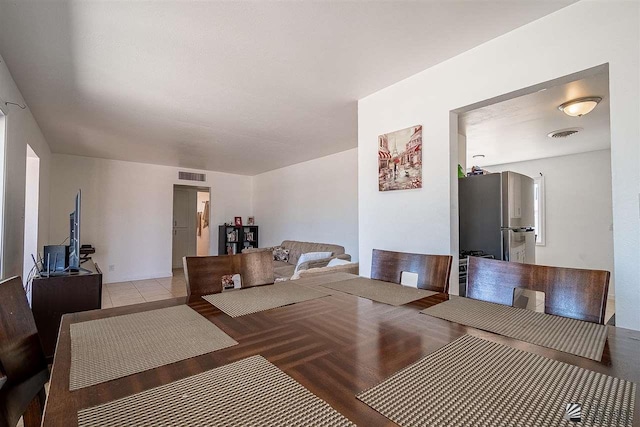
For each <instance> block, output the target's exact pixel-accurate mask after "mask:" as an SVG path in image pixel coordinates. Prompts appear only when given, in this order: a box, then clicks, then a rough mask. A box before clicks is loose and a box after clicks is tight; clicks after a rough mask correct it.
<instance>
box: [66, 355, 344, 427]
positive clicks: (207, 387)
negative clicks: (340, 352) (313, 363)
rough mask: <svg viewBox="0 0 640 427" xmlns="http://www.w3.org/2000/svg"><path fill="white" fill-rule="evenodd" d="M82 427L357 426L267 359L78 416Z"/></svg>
mask: <svg viewBox="0 0 640 427" xmlns="http://www.w3.org/2000/svg"><path fill="white" fill-rule="evenodd" d="M78 425H79V426H80V427H85V426H86V427H89V426H91V427H120V426H128V427H135V426H225V427H231V426H237V427H245V426H283V427H284V426H287V427H288V426H310V427H316V426H328V427H333V426H335V427H341V426H352V425H354V424H352V423H351V422H350V421H349V420H348V419H346V418H345V417H344V416H342V415H341V414H340V413H339V412H337V411H336V410H334V409H333V408H332V407H331V406H329V405H328V404H327V403H326V402H325V401H323V400H322V399H320V398H318V397H317V396H315V395H314V394H312V393H311V392H310V391H309V390H307V389H306V388H304V387H303V386H302V385H300V384H299V383H297V382H296V381H295V380H294V379H293V378H291V377H290V376H288V375H287V374H285V373H284V372H282V371H281V370H280V369H278V368H277V367H276V366H274V365H273V364H271V363H269V362H268V361H267V360H266V359H265V358H263V357H262V356H252V357H249V358H247V359H243V360H240V361H238V362H234V363H231V364H229V365H225V366H221V367H219V368H215V369H212V370H210V371H206V372H203V373H201V374H198V375H194V376H191V377H187V378H184V379H182V380H179V381H175V382H172V383H169V384H166V385H163V386H160V387H156V388H153V389H151V390H147V391H143V392H141V393H137V394H134V395H132V396H128V397H125V398H122V399H119V400H114V401H113V402H109V403H106V404H103V405H99V406H94V407H92V408H88V409H83V410H81V411H79V412H78Z"/></svg>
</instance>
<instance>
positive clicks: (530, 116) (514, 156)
mask: <svg viewBox="0 0 640 427" xmlns="http://www.w3.org/2000/svg"><path fill="white" fill-rule="evenodd" d="M585 97H598V98H600V101H599V103H598V104H597V105H596V107H595V108H594V109H593V110H592V111H591V112H589V113H588V114H585V115H583V116H574V115H571V114H568V113H567V114H565V112H563V111H562V110H561V109H559V108H558V107H559V106H560V105H562V104H564V103H565V102H567V101H572V100H576V99H581V98H585ZM609 101H610V100H609V67H608V65H607V64H604V65H600V66H597V67H593V68H590V69H587V70H584V71H581V72H579V73H574V74H571V75H568V76H563V77H560V78H558V79H554V80H551V81H548V82H544V83H540V84H537V85H535V86H532V87H528V88H524V89H521V90H518V91H515V92H511V93H509V94H506V95H502V96H499V97H496V98H493V99H490V100H487V101H483V102H479V103H476V104H474V105H471V106H468V107H464V108H461V109H458V110H454V111H452V116H453V118H452V123H451V126H450V127H451V133H452V136H451V144H450V145H451V147H450V150H451V151H450V152H451V156H452V160H455V161H456V162H457V164H456V165H452V166H453V167H454V168H455V170H456V178H455V179H452V183H451V194H452V199H453V194H456V197H457V204H455V208H456V210H457V211H458V212H457V214H456V216H457V217H458V218H456V219H458V226H457V227H456V231H457V232H458V233H459V234H458V236H452V239H451V240H452V249H453V250H454V251H456V252H459V256H460V265H461V266H462V265H463V264H465V262H464V261H465V260H464V258H465V257H466V256H486V257H490V258H496V259H500V260H503V261H511V262H525V263H531V264H538V265H549V266H558V267H570V268H582V269H593V270H607V271H610V272H611V273H613V271H614V256H613V209H612V176H611V134H610V118H609V114H610V112H609ZM563 129H564V130H567V129H575V130H577V132H575V131H574V132H572V134H571V135H570V136H567V137H564V138H558V137H557V134H558V132H559V131H562V130H563ZM560 133H561V134H563V135H564V134H566V132H560ZM456 135H457V138H456ZM505 174H508V175H507V176H506V177H505ZM496 176H497V177H498V178H497V179H495V178H496ZM452 178H453V177H452ZM520 180H521V181H522V183H524V182H525V181H526V184H527V186H526V188H525V185H521V184H522V183H520ZM511 184H513V185H511ZM512 187H513V188H512ZM525 190H526V191H525ZM529 190H530V191H529ZM494 196H495V197H494ZM525 196H526V197H525ZM492 201H495V203H494V202H492ZM494 205H495V206H496V208H495V209H492V208H491V206H494ZM525 217H526V218H527V220H526V221H527V222H526V224H525V223H524V222H523V221H524V218H525ZM493 218H495V220H494V219H493ZM453 222H454V221H453V218H452V224H453ZM452 234H453V230H452ZM530 235H531V236H530ZM516 237H520V238H516ZM530 237H533V238H530ZM454 242H455V243H456V245H457V247H453V243H454ZM460 273H461V274H460V280H459V285H460V289H461V291H460V293H461V294H464V290H465V288H466V286H465V285H466V281H465V277H466V275H465V274H464V273H466V272H463V269H461V270H460ZM614 295H615V291H614V277H613V274H612V277H611V282H610V286H609V296H610V299H609V301H608V303H607V315H606V319H607V320H608V319H609V318H610V317H611V316H612V315H613V313H614V310H615V302H614V300H613V298H614Z"/></svg>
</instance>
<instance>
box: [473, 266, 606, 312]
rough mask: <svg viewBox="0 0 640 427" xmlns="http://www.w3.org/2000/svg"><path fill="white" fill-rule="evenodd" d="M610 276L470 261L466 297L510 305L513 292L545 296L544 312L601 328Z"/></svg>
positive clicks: (599, 271)
mask: <svg viewBox="0 0 640 427" xmlns="http://www.w3.org/2000/svg"><path fill="white" fill-rule="evenodd" d="M610 276H611V274H610V273H609V272H608V271H604V270H583V269H577V268H565V267H548V266H544V265H533V264H521V263H517V262H507V261H499V260H495V259H488V258H479V257H469V258H468V265H467V297H468V298H473V299H478V300H482V301H488V302H494V303H498V304H503V305H513V294H514V290H515V289H516V288H521V289H528V290H531V291H537V292H544V295H545V301H544V312H545V313H548V314H554V315H556V316H562V317H569V318H571V319H578V320H584V321H587V322H593V323H600V324H604V318H605V312H606V309H607V293H608V290H609V278H610Z"/></svg>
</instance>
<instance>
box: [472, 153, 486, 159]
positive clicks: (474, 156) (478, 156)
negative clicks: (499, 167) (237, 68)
mask: <svg viewBox="0 0 640 427" xmlns="http://www.w3.org/2000/svg"><path fill="white" fill-rule="evenodd" d="M471 157H472V158H474V159H484V154H475V155H473V156H471Z"/></svg>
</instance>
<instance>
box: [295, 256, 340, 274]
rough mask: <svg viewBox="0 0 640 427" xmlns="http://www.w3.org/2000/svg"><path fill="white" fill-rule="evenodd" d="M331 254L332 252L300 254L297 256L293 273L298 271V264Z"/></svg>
mask: <svg viewBox="0 0 640 427" xmlns="http://www.w3.org/2000/svg"><path fill="white" fill-rule="evenodd" d="M331 255H333V252H307V253H306V254H302V255H300V258H298V264H297V265H296V269H295V271H294V274H295V273H297V272H298V269H299V268H300V264H302V263H303V262H307V261H315V260H318V259H325V258H330V257H331Z"/></svg>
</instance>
